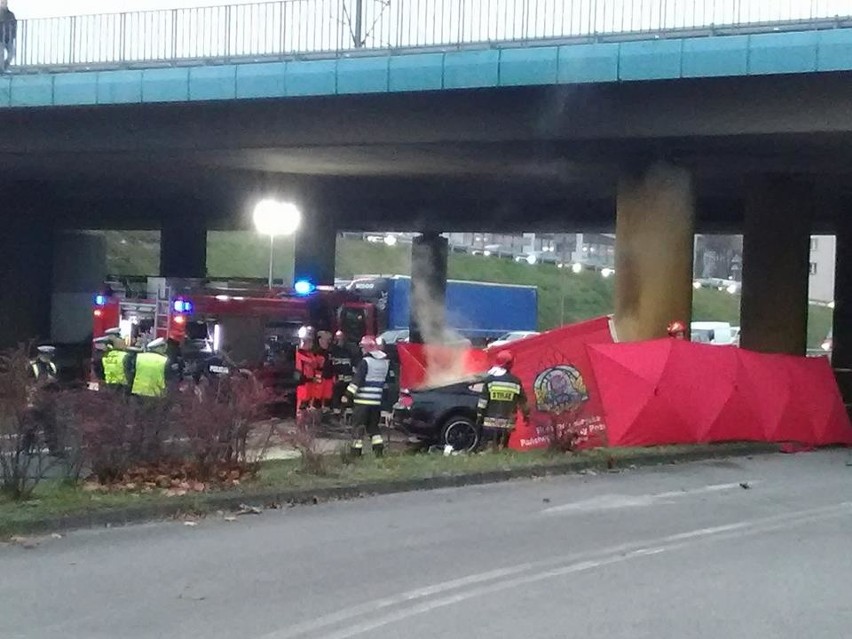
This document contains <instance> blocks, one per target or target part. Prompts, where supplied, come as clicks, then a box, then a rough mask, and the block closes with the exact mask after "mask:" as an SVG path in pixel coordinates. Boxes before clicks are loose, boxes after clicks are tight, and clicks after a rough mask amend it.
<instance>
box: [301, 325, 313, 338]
mask: <svg viewBox="0 0 852 639" xmlns="http://www.w3.org/2000/svg"><path fill="white" fill-rule="evenodd" d="M313 338H314V327H313V326H303V327H302V328H300V329H299V339H304V340H307V339H313Z"/></svg>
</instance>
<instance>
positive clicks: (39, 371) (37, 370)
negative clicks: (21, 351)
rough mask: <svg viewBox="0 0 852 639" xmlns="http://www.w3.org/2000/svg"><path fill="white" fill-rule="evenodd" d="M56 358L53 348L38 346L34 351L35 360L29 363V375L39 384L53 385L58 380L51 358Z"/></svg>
mask: <svg viewBox="0 0 852 639" xmlns="http://www.w3.org/2000/svg"><path fill="white" fill-rule="evenodd" d="M55 356H56V348H55V347H54V346H39V347H38V348H37V349H36V356H35V359H33V360H31V361H30V374H31V375H32V377H33V379H34V380H35V381H37V382H39V383H40V384H54V383H56V381H57V380H58V379H59V373H58V371H57V370H56V364H54V363H53V358H54V357H55Z"/></svg>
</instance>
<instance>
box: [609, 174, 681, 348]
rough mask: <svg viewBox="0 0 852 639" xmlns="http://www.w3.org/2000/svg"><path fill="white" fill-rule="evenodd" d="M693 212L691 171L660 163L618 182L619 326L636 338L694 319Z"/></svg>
mask: <svg viewBox="0 0 852 639" xmlns="http://www.w3.org/2000/svg"><path fill="white" fill-rule="evenodd" d="M694 226H695V213H694V202H693V191H692V179H691V176H690V174H689V173H688V172H687V171H686V170H684V169H681V168H678V167H674V166H671V165H668V164H663V163H658V164H654V165H652V166H651V167H649V168H647V169H645V170H643V171H641V172H633V173H624V174H623V175H622V176H621V178H620V180H619V183H618V202H617V218H616V236H615V273H616V281H615V318H614V319H615V330H616V334H617V336H618V339H619V340H620V341H623V342H632V341H638V340H643V339H653V338H658V337H664V336H665V335H666V328H667V326H668V324H669V323H670V322H671V321H672V320H676V319H678V320H682V321H683V322H685V323H686V325H687V326H689V322H690V318H691V317H692V291H693V288H692V259H693V258H692V255H693V254H692V251H693V237H694Z"/></svg>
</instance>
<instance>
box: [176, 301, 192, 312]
mask: <svg viewBox="0 0 852 639" xmlns="http://www.w3.org/2000/svg"><path fill="white" fill-rule="evenodd" d="M172 308H174V309H175V313H192V302H190V301H189V300H175V302H174V304H173V305H172Z"/></svg>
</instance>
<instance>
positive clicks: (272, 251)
mask: <svg viewBox="0 0 852 639" xmlns="http://www.w3.org/2000/svg"><path fill="white" fill-rule="evenodd" d="M274 258H275V236H274V235H272V234H270V236H269V290H270V291H271V290H272V263H273V261H274Z"/></svg>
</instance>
